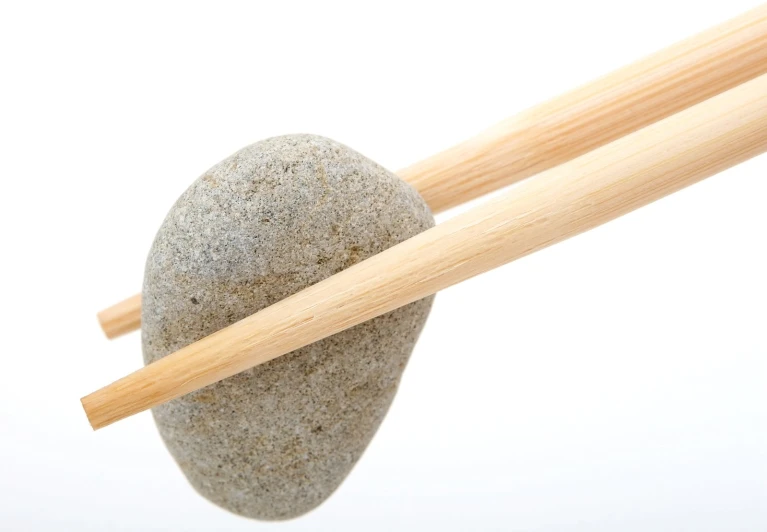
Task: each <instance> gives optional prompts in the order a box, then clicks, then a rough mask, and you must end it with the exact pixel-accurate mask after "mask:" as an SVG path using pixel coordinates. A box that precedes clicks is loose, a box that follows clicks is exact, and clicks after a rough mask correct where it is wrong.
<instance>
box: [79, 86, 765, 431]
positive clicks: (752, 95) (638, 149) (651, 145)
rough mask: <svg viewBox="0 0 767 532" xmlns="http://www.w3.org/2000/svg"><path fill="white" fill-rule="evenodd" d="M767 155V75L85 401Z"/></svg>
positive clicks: (464, 275) (129, 393)
mask: <svg viewBox="0 0 767 532" xmlns="http://www.w3.org/2000/svg"><path fill="white" fill-rule="evenodd" d="M764 151H767V75H765V76H761V77H759V78H756V79H754V80H752V81H749V82H747V83H745V84H743V85H740V86H739V87H736V88H734V89H731V90H729V91H727V92H725V93H722V94H720V95H718V96H716V97H714V98H711V99H709V100H707V101H705V102H703V103H700V104H698V105H696V106H694V107H691V108H689V109H687V110H685V111H682V112H681V113H679V114H676V115H673V116H671V117H668V118H666V119H664V120H662V121H661V122H658V123H656V124H654V125H652V126H649V127H647V128H645V129H642V130H640V131H638V132H635V133H632V134H631V135H628V136H626V137H623V138H622V139H620V140H617V141H615V142H613V143H612V144H608V145H606V146H603V147H602V148H599V149H597V150H595V151H593V152H590V153H588V154H586V155H583V156H581V157H579V158H577V159H574V160H572V161H570V162H569V163H566V164H564V165H561V166H559V167H556V168H554V169H552V170H549V171H546V172H544V173H541V174H538V175H537V176H534V177H532V178H530V179H528V180H527V181H524V182H522V183H520V184H518V185H517V186H515V187H513V188H512V189H511V190H510V191H509V192H507V193H506V194H504V195H503V196H500V197H499V198H497V199H495V200H493V201H489V202H487V203H486V204H484V205H481V206H479V207H476V208H474V209H473V210H471V211H468V212H466V213H464V214H462V215H460V216H457V217H455V218H453V219H451V220H449V221H447V222H445V223H443V224H440V225H438V226H437V227H434V228H432V229H430V230H428V231H425V232H424V233H421V234H420V235H417V236H415V237H413V238H411V239H409V240H407V241H405V242H403V243H401V244H399V245H397V246H394V247H392V248H390V249H388V250H386V251H384V252H383V253H380V254H378V255H376V256H374V257H371V258H369V259H367V260H365V261H363V262H361V263H359V264H357V265H355V266H352V267H351V268H349V269H347V270H344V271H342V272H340V273H338V274H336V275H334V276H332V277H330V278H328V279H326V280H324V281H322V282H320V283H317V284H315V285H313V286H311V287H309V288H307V289H305V290H302V291H301V292H298V293H297V294H295V295H293V296H291V297H289V298H287V299H284V300H282V301H280V302H278V303H276V304H274V305H272V306H270V307H268V308H266V309H264V310H262V311H260V312H258V313H256V314H254V315H252V316H250V317H248V318H245V319H243V320H241V321H239V322H237V323H235V324H233V325H231V326H229V327H227V328H225V329H222V330H221V331H218V332H217V333H214V334H212V335H210V336H208V337H206V338H203V339H202V340H200V341H198V342H195V343H193V344H191V345H189V346H187V347H185V348H183V349H181V350H179V351H177V352H176V353H173V354H171V355H169V356H167V357H165V358H163V359H161V360H158V361H157V362H154V363H153V364H150V365H148V366H146V367H144V368H142V369H140V370H138V371H136V372H134V373H132V374H130V375H128V376H126V377H123V378H122V379H120V380H118V381H116V382H114V383H113V384H110V385H109V386H106V387H104V388H102V389H100V390H98V391H96V392H94V393H92V394H90V395H88V396H86V397H84V398H83V399H82V404H83V408H84V409H85V412H86V414H87V415H88V419H89V420H90V422H91V425H92V426H93V427H94V428H96V429H98V428H101V427H104V426H106V425H109V424H110V423H113V422H115V421H118V420H120V419H123V418H125V417H128V416H131V415H133V414H136V413H138V412H141V411H143V410H146V409H148V408H152V407H153V406H156V405H159V404H162V403H164V402H167V401H170V400H171V399H174V398H176V397H179V396H182V395H184V394H187V393H189V392H192V391H194V390H197V389H200V388H202V387H204V386H207V385H209V384H212V383H214V382H217V381H219V380H221V379H225V378H227V377H229V376H231V375H234V374H236V373H239V372H241V371H244V370H246V369H248V368H251V367H253V366H256V365H258V364H262V363H264V362H267V361H269V360H271V359H273V358H276V357H278V356H280V355H283V354H285V353H288V352H290V351H293V350H295V349H298V348H300V347H303V346H305V345H308V344H310V343H313V342H315V341H318V340H320V339H322V338H325V337H327V336H330V335H332V334H335V333H337V332H340V331H342V330H344V329H347V328H349V327H352V326H354V325H357V324H359V323H362V322H364V321H366V320H368V319H371V318H374V317H376V316H379V315H381V314H384V313H386V312H389V311H391V310H394V309H396V308H398V307H401V306H403V305H406V304H408V303H410V302H413V301H416V300H418V299H421V298H423V297H426V296H428V295H431V294H433V293H435V292H437V291H439V290H442V289H444V288H447V287H449V286H451V285H454V284H456V283H459V282H461V281H463V280H466V279H469V278H470V277H473V276H475V275H478V274H480V273H483V272H486V271H489V270H492V269H493V268H496V267H498V266H501V265H503V264H506V263H508V262H511V261H513V260H515V259H518V258H520V257H523V256H525V255H528V254H530V253H532V252H534V251H537V250H539V249H542V248H545V247H547V246H550V245H551V244H554V243H556V242H560V241H562V240H565V239H566V238H569V237H571V236H574V235H576V234H578V233H581V232H584V231H587V230H588V229H592V228H594V227H597V226H599V225H601V224H603V223H605V222H608V221H610V220H613V219H615V218H617V217H619V216H621V215H623V214H625V213H627V212H630V211H632V210H634V209H637V208H639V207H642V206H643V205H647V204H648V203H650V202H652V201H655V200H657V199H659V198H662V197H663V196H666V195H668V194H670V193H672V192H675V191H677V190H679V189H681V188H684V187H686V186H689V185H691V184H693V183H695V182H698V181H700V180H702V179H704V178H706V177H709V176H711V175H713V174H716V173H717V172H720V171H722V170H724V169H726V168H729V167H731V166H734V165H736V164H738V163H740V162H742V161H745V160H747V159H749V158H751V157H754V156H756V155H758V154H760V153H763V152H764Z"/></svg>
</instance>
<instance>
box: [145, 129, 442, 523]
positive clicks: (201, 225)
mask: <svg viewBox="0 0 767 532" xmlns="http://www.w3.org/2000/svg"><path fill="white" fill-rule="evenodd" d="M433 225H434V220H433V218H432V215H431V213H430V211H429V209H428V208H427V206H426V205H425V203H424V202H423V200H422V199H421V197H420V196H419V195H418V194H417V193H416V192H415V191H414V190H413V189H412V188H411V187H410V186H409V185H407V184H406V183H404V182H403V181H401V180H400V179H399V178H398V177H396V176H395V175H394V174H392V173H390V172H388V171H387V170H385V169H384V168H382V167H381V166H379V165H377V164H376V163H374V162H373V161H370V160H369V159H367V158H365V157H363V156H361V155H360V154H358V153H357V152H355V151H353V150H351V149H349V148H347V147H346V146H343V145H341V144H339V143H337V142H334V141H332V140H329V139H326V138H322V137H316V136H309V135H289V136H283V137H276V138H271V139H268V140H265V141H263V142H259V143H256V144H253V145H251V146H248V147H246V148H244V149H242V150H240V151H239V152H237V153H235V154H234V155H232V156H231V157H229V158H228V159H225V160H224V161H222V162H220V163H219V164H217V165H216V166H214V167H213V168H211V169H210V170H209V171H207V172H206V173H205V174H204V175H203V176H201V177H200V178H199V179H197V180H196V181H195V182H194V183H193V184H192V186H191V187H189V189H188V190H187V191H186V192H185V193H184V194H183V195H182V196H181V198H180V199H179V200H178V201H177V202H176V204H175V205H174V206H173V208H172V209H171V211H170V213H169V214H168V216H167V218H166V219H165V221H164V222H163V225H162V227H161V228H160V230H159V232H158V234H157V237H156V238H155V241H154V244H153V245H152V249H151V251H150V253H149V258H148V259H147V263H146V272H145V277H144V287H143V310H142V315H141V321H142V340H143V349H144V361H145V363H147V364H148V363H150V362H153V361H155V360H157V359H159V358H161V357H163V356H166V355H168V354H170V353H172V352H173V351H176V350H177V349H180V348H181V347H184V346H185V345H187V344H189V343H191V342H194V341H196V340H199V339H200V338H202V337H204V336H207V335H209V334H211V333H213V332H215V331H217V330H219V329H221V328H223V327H225V326H227V325H229V324H231V323H233V322H235V321H237V320H239V319H241V318H244V317H246V316H248V315H249V314H252V313H254V312H256V311H258V310H259V309H262V308H264V307H266V306H268V305H270V304H272V303H275V302H276V301H279V300H280V299H283V298H285V297H287V296H289V295H291V294H293V293H295V292H297V291H299V290H301V289H302V288H305V287H307V286H309V285H311V284H314V283H316V282H318V281H320V280H322V279H324V278H326V277H328V276H330V275H333V274H334V273H336V272H339V271H341V270H343V269H344V268H347V267H349V266H351V265H352V264H355V263H357V262H359V261H361V260H363V259H365V258H367V257H369V256H371V255H374V254H376V253H378V252H381V251H383V250H385V249H386V248H388V247H390V246H392V245H394V244H397V243H399V242H401V241H403V240H405V239H407V238H409V237H411V236H413V235H415V234H417V233H420V232H421V231H424V230H426V229H428V228H429V227H432V226H433ZM431 302H432V298H427V299H424V300H421V301H417V302H415V303H412V304H410V305H408V306H406V307H403V308H400V309H398V310H395V311H394V312H391V313H389V314H386V315H384V316H380V317H378V318H376V319H373V320H371V321H368V322H366V323H363V324H361V325H358V326H356V327H353V328H351V329H349V330H347V331H344V332H342V333H339V334H336V335H335V336H332V337H330V338H326V339H325V340H322V341H320V342H317V343H315V344H312V345H310V346H307V347H304V348H302V349H299V350H297V351H294V352H292V353H290V354H287V355H285V356H282V357H279V358H277V359H275V360H273V361H271V362H268V363H266V364H264V365H261V366H259V367H256V368H253V369H251V370H249V371H246V372H244V373H241V374H239V375H235V376H234V377H231V378H229V379H226V380H224V381H221V382H219V383H216V384H214V385H211V386H208V387H206V388H204V389H202V390H199V391H197V392H194V393H191V394H189V395H186V396H184V397H181V398H179V399H176V400H174V401H171V402H169V403H167V404H165V405H162V406H159V407H157V408H155V409H154V410H153V413H154V418H155V421H156V423H157V426H158V427H159V430H160V434H161V435H162V438H163V439H164V441H165V443H166V445H167V447H168V449H169V450H170V452H171V454H172V455H173V457H174V458H175V459H176V461H177V462H178V465H179V466H180V467H181V469H182V471H183V472H184V474H185V475H186V477H187V478H188V479H189V481H190V482H191V484H192V486H194V488H195V489H196V490H197V491H198V492H199V493H201V494H202V495H203V496H205V497H206V498H208V499H210V500H211V501H213V502H214V503H216V504H218V505H220V506H222V507H224V508H226V509H228V510H230V511H232V512H235V513H237V514H240V515H243V516H247V517H251V518H257V519H265V520H277V519H288V518H292V517H296V516H299V515H301V514H303V513H305V512H307V511H309V510H311V509H313V508H315V507H316V506H317V505H318V504H320V503H321V502H322V501H324V500H325V499H326V498H327V497H328V496H329V495H330V494H331V493H332V492H333V491H334V490H335V489H336V488H337V487H338V485H339V484H340V483H341V481H342V480H343V479H344V477H346V475H347V474H348V473H349V471H350V470H351V468H352V467H353V466H354V464H355V462H356V461H357V460H358V459H359V457H360V455H361V454H362V452H363V451H364V450H365V447H366V446H367V445H368V443H369V442H370V439H371V438H372V437H373V435H374V433H375V431H376V429H377V428H378V426H379V424H380V423H381V421H382V420H383V417H384V415H385V414H386V411H387V410H388V408H389V405H390V403H391V401H392V399H393V397H394V394H395V392H396V389H397V385H398V383H399V380H400V376H401V374H402V371H403V370H404V368H405V364H406V363H407V360H408V357H409V356H410V352H411V351H412V349H413V346H414V344H415V342H416V340H417V338H418V335H419V333H420V331H421V328H422V327H423V324H424V322H425V320H426V317H427V315H428V313H429V308H430V306H431Z"/></svg>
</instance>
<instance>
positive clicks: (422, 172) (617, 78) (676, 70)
mask: <svg viewBox="0 0 767 532" xmlns="http://www.w3.org/2000/svg"><path fill="white" fill-rule="evenodd" d="M764 73H767V5H762V6H760V7H757V8H756V9H753V10H751V11H749V12H747V13H744V14H743V15H741V16H739V17H737V18H735V19H733V20H730V21H728V22H725V23H724V24H721V25H719V26H716V27H714V28H711V29H709V30H707V31H705V32H703V33H701V34H699V35H697V36H695V37H692V38H690V39H687V40H686V41H682V42H680V43H678V44H675V45H673V46H671V47H669V48H667V49H665V50H662V51H660V52H657V53H655V54H653V55H651V56H650V57H647V58H646V59H643V60H641V61H639V62H637V63H634V64H633V65H630V66H628V67H625V68H623V69H621V70H618V71H616V72H613V73H612V74H609V75H608V76H606V77H603V78H601V79H599V80H596V81H594V82H592V83H590V84H588V85H585V86H583V87H581V88H578V89H576V90H574V91H571V92H569V93H567V94H565V95H563V96H560V97H558V98H555V99H553V100H551V101H549V102H546V103H544V104H541V105H538V106H537V107H534V108H533V109H530V110H528V111H526V112H523V113H521V114H519V115H517V116H514V117H512V118H509V119H507V120H505V121H504V122H501V123H500V124H498V125H496V126H495V127H493V128H491V129H489V130H487V131H485V132H484V133H482V134H480V135H478V136H477V137H474V138H472V139H470V140H468V141H466V142H463V143H461V144H458V145H457V146H454V147H452V148H450V149H449V150H447V151H444V152H442V153H439V154H437V155H434V156H433V157H430V158H428V159H426V160H424V161H422V162H420V163H417V164H415V165H413V166H410V167H409V168H406V169H404V170H402V171H400V172H399V173H398V175H399V176H400V177H401V178H402V179H404V180H405V181H407V182H409V183H410V184H411V185H413V187H415V189H416V190H418V192H419V193H420V194H421V196H422V197H423V198H424V200H426V203H427V204H428V205H429V207H430V208H431V210H432V212H434V213H439V212H442V211H444V210H446V209H449V208H450V207H454V206H456V205H459V204H461V203H464V202H466V201H469V200H471V199H474V198H477V197H479V196H482V195H483V194H486V193H488V192H491V191H493V190H497V189H499V188H501V187H504V186H506V185H509V184H512V183H514V182H516V181H519V180H521V179H524V178H527V177H529V176H531V175H534V174H536V173H538V172H541V171H544V170H547V169H549V168H553V167H554V166H557V165H559V164H562V163H564V162H566V161H569V160H571V159H573V158H575V157H578V156H579V155H582V154H584V153H586V152H588V151H590V150H592V149H594V148H597V147H599V146H603V145H605V144H607V143H609V142H612V141H613V140H616V139H618V138H620V137H622V136H624V135H626V134H628V133H631V132H633V131H636V130H638V129H641V128H642V127H645V126H647V125H649V124H652V123H654V122H657V121H658V120H660V119H662V118H665V117H667V116H670V115H672V114H674V113H676V112H678V111H681V110H683V109H686V108H687V107H690V106H691V105H694V104H696V103H699V102H702V101H703V100H706V99H707V98H710V97H711V96H714V95H716V94H719V93H721V92H724V91H726V90H728V89H731V88H732V87H736V86H737V85H739V84H741V83H743V82H745V81H748V80H750V79H753V78H755V77H756V76H759V75H761V74H764ZM138 297H139V296H133V297H132V298H129V299H128V300H125V301H123V302H120V303H118V304H117V305H115V306H113V307H110V308H108V309H106V310H104V311H102V312H100V313H99V322H100V323H101V327H102V329H103V330H104V332H105V333H106V335H107V337H108V338H116V337H117V336H120V335H122V334H125V333H128V332H130V331H132V330H135V329H138V328H139V327H140V326H141V306H140V299H137V298H138ZM137 303H138V304H137Z"/></svg>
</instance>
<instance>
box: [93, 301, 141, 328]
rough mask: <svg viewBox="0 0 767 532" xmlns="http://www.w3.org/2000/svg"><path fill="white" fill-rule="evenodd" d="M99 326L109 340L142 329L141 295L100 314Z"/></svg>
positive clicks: (121, 302)
mask: <svg viewBox="0 0 767 532" xmlns="http://www.w3.org/2000/svg"><path fill="white" fill-rule="evenodd" d="M98 319H99V324H100V325H101V329H102V330H103V331H104V334H106V335H107V338H110V339H112V338H117V337H118V336H121V335H123V334H126V333H129V332H131V331H135V330H136V329H138V328H140V327H141V294H137V295H135V296H133V297H129V298H128V299H126V300H125V301H120V302H119V303H118V304H116V305H114V306H111V307H109V308H108V309H105V310H102V311H101V312H99V313H98Z"/></svg>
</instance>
